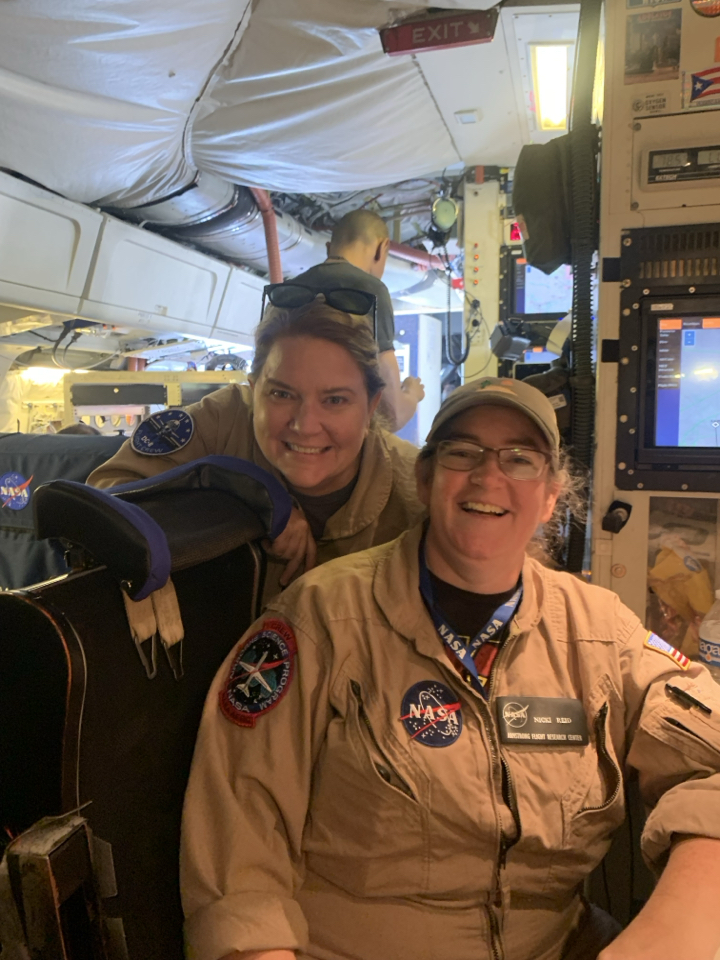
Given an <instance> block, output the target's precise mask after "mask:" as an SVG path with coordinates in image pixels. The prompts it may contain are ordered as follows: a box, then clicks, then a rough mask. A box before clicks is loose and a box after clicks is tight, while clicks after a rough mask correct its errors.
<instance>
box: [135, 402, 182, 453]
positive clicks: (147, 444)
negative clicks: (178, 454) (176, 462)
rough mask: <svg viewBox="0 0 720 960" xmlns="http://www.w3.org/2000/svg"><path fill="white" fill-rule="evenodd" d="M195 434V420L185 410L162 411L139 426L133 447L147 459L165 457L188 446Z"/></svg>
mask: <svg viewBox="0 0 720 960" xmlns="http://www.w3.org/2000/svg"><path fill="white" fill-rule="evenodd" d="M194 432H195V424H194V422H193V418H192V417H191V416H190V414H189V413H185V411H184V410H161V411H160V413H154V414H153V415H152V416H151V417H148V418H147V420H143V422H142V423H141V424H140V425H139V426H138V428H137V430H136V431H135V433H134V434H133V438H132V441H131V446H132V448H133V450H134V451H135V452H136V453H142V454H144V455H145V456H146V457H163V456H165V455H166V454H168V453H175V451H176V450H182V448H183V447H185V446H187V444H188V443H190V440H191V439H192V435H193V433H194Z"/></svg>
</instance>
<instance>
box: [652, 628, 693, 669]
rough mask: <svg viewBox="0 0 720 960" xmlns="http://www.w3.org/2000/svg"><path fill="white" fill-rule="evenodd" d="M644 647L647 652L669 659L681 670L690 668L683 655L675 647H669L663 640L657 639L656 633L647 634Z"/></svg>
mask: <svg viewBox="0 0 720 960" xmlns="http://www.w3.org/2000/svg"><path fill="white" fill-rule="evenodd" d="M645 646H646V647H647V648H648V650H655V651H656V652H657V653H662V654H664V655H665V656H666V657H670V659H671V660H672V661H673V662H674V663H675V664H676V666H678V667H680V669H681V670H687V668H688V667H689V666H690V661H689V660H688V658H687V657H686V656H685V654H684V653H680V651H679V650H676V649H675V647H671V646H670V644H669V643H667V641H665V640H663V638H662V637H659V636H658V635H657V634H656V633H648V635H647V637H645Z"/></svg>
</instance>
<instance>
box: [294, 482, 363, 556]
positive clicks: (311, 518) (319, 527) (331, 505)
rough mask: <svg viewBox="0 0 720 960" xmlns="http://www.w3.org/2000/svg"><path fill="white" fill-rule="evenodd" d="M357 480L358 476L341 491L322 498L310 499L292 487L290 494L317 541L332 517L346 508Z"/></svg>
mask: <svg viewBox="0 0 720 960" xmlns="http://www.w3.org/2000/svg"><path fill="white" fill-rule="evenodd" d="M357 478H358V475H357V474H355V476H354V477H353V478H352V480H351V481H350V483H348V484H347V486H344V487H343V488H342V489H341V490H334V491H333V492H332V493H325V494H323V495H322V496H320V497H309V496H308V495H307V494H306V493H299V492H298V491H297V490H294V489H293V488H292V487H290V493H291V494H292V495H293V497H295V499H296V500H297V502H298V503H299V504H300V506H301V507H302V511H303V513H304V514H305V519H306V520H307V522H308V523H309V524H310V531H311V533H312V535H313V537H314V538H315V539H316V540H319V539H320V538H321V537H322V535H323V532H324V531H325V524H326V523H327V522H328V520H329V519H330V517H331V516H332V515H333V514H334V513H337V511H338V510H339V509H340V507H342V506H344V505H345V504H346V503H347V502H348V500H349V499H350V495H351V494H352V492H353V490H354V489H355V484H356V483H357Z"/></svg>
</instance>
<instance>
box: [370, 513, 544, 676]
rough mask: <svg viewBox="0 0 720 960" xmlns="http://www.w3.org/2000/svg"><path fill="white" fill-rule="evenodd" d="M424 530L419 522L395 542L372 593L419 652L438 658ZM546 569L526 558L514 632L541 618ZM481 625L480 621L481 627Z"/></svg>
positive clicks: (376, 579)
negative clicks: (425, 592) (423, 589)
mask: <svg viewBox="0 0 720 960" xmlns="http://www.w3.org/2000/svg"><path fill="white" fill-rule="evenodd" d="M423 530H424V524H423V523H420V524H417V526H415V527H413V528H412V529H411V530H408V531H407V533H404V534H402V536H400V537H398V539H397V540H395V541H394V543H393V544H392V547H391V549H390V551H389V553H388V554H387V555H386V556H385V557H384V558H383V560H382V561H381V562H380V563H379V564H378V566H377V569H376V571H375V576H374V578H373V595H374V597H375V602H376V603H377V604H378V606H379V607H380V609H381V610H382V611H383V613H384V615H385V617H386V618H387V620H388V621H389V623H390V625H391V626H392V628H393V629H394V630H395V631H396V632H397V633H399V634H400V635H401V636H403V637H405V638H406V639H407V640H409V641H410V642H411V643H413V644H414V645H415V648H416V649H417V651H418V653H421V654H422V655H423V656H426V657H433V658H437V657H438V655H439V654H440V653H441V652H442V647H441V644H440V642H439V640H438V635H437V631H436V629H435V625H434V624H433V622H432V619H431V617H430V614H429V613H428V611H427V609H426V607H425V603H424V602H423V599H422V596H421V594H420V570H419V566H418V549H419V547H420V540H421V538H422V535H423ZM543 571H544V568H543V567H542V565H541V564H539V563H538V562H537V561H536V560H533V559H532V558H531V557H528V556H526V557H525V563H524V565H523V597H522V601H521V603H520V608H519V610H518V611H517V613H516V614H515V616H514V617H513V620H512V627H513V628H514V632H519V633H525V632H527V631H528V630H531V629H532V628H533V627H534V626H535V625H536V624H537V623H538V621H539V620H540V618H541V615H542V603H543V598H544V596H545V593H546V591H545V586H546V584H545V578H544V576H543ZM481 626H482V624H479V625H478V629H479V628H480V627H481ZM443 657H444V654H443Z"/></svg>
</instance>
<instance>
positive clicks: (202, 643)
mask: <svg viewBox="0 0 720 960" xmlns="http://www.w3.org/2000/svg"><path fill="white" fill-rule="evenodd" d="M290 508H291V505H290V499H289V497H288V495H287V493H286V491H285V490H284V488H283V487H282V486H281V485H280V484H279V483H278V482H277V481H276V480H275V479H274V478H273V477H272V476H270V475H269V474H266V473H265V472H264V471H262V470H259V468H257V467H255V466H254V465H252V464H245V463H244V462H243V461H238V460H236V459H234V458H229V457H209V458H205V459H204V460H201V461H196V462H195V463H193V464H189V465H186V466H184V467H180V468H177V469H175V470H172V471H169V472H168V473H167V474H163V475H161V476H160V477H156V478H154V479H153V480H152V481H142V482H139V483H137V484H125V485H123V486H122V487H117V488H113V489H112V490H110V491H98V490H94V489H92V488H88V487H85V486H84V485H82V484H73V483H71V482H67V481H58V482H56V483H53V484H49V485H48V486H47V487H45V488H41V489H40V490H38V491H37V493H36V495H35V510H36V523H37V529H38V534H39V535H40V536H48V535H52V536H57V537H62V538H64V539H65V540H67V541H69V542H71V543H73V544H75V545H76V546H78V545H79V547H81V548H82V551H83V552H84V553H85V554H87V555H90V556H92V557H94V558H95V561H96V562H97V561H100V565H97V566H94V567H91V568H90V569H87V570H83V571H81V572H76V573H72V574H70V575H68V576H64V577H60V578H58V579H56V580H53V581H50V582H49V583H46V584H41V585H40V586H38V587H30V588H28V589H25V590H19V591H9V592H5V593H0V817H1V824H2V826H3V827H4V828H5V831H6V833H7V834H8V835H9V836H17V835H18V834H20V833H22V832H23V831H26V830H28V828H30V827H31V826H32V825H33V824H34V823H36V821H38V820H39V819H40V818H42V817H48V816H57V815H60V814H65V813H68V812H70V811H75V810H79V811H80V813H81V815H82V817H84V818H85V819H86V820H87V823H88V825H89V827H90V829H91V831H92V834H93V836H94V838H95V841H96V850H104V851H105V853H104V854H103V857H102V859H103V862H104V863H105V865H106V866H105V869H106V872H107V869H108V868H107V864H108V863H109V862H110V859H109V857H108V855H107V854H108V847H107V846H106V845H107V844H109V845H110V846H111V848H112V849H111V852H112V861H113V862H114V874H115V887H116V889H117V893H116V894H115V895H113V896H110V897H109V898H107V899H104V900H103V901H102V910H103V913H104V914H105V915H106V916H107V917H108V918H110V923H109V924H108V929H111V930H112V931H113V936H112V937H111V938H110V939H111V940H113V941H114V942H115V943H116V947H117V943H118V942H119V940H122V937H121V936H120V934H119V933H118V931H119V929H120V928H121V927H122V928H123V929H124V939H125V942H126V945H127V955H128V957H129V958H130V960H161V958H162V960H181V958H182V956H183V948H182V914H181V909H180V900H179V888H178V863H177V861H178V849H179V830H180V816H181V809H182V801H183V794H184V790H185V784H186V781H187V776H188V772H189V766H190V761H191V758H192V752H193V747H194V742H195V736H196V731H197V727H198V724H199V720H200V715H201V712H202V707H203V702H204V699H205V695H206V693H207V689H208V687H209V685H210V682H211V680H212V678H213V676H214V674H215V673H216V671H217V670H218V668H219V667H220V665H221V663H222V661H223V659H224V658H225V657H226V655H227V654H228V653H229V651H230V650H231V648H232V647H233V646H234V644H235V643H236V642H237V640H238V639H239V637H240V636H241V635H242V633H243V632H244V631H245V630H246V628H247V627H248V626H249V624H250V623H251V622H252V620H253V619H254V618H255V617H256V616H257V615H258V613H259V610H258V603H259V597H260V596H261V586H262V577H263V556H262V552H261V551H260V550H259V549H258V547H257V546H256V543H255V541H257V540H258V538H260V537H264V536H275V535H277V533H278V532H279V531H280V530H281V529H282V528H283V526H284V524H285V523H286V522H287V517H288V516H289V512H290ZM170 573H172V580H173V584H174V586H175V590H176V593H177V598H178V605H179V609H180V613H181V617H182V623H183V627H184V639H183V641H182V647H183V650H182V662H183V671H182V676H181V677H180V679H176V677H175V675H174V673H173V670H172V669H171V664H170V662H169V661H168V660H167V659H166V658H165V657H163V656H162V654H160V655H159V656H158V669H157V674H156V675H155V676H154V678H153V679H149V678H148V675H147V673H146V671H145V669H144V667H143V664H142V663H141V661H140V658H139V657H138V652H137V649H136V647H135V644H134V642H133V639H132V637H131V634H130V630H129V626H128V622H127V618H126V613H125V606H124V602H123V597H122V594H121V588H120V586H119V583H120V582H122V583H123V584H124V585H125V590H126V592H127V593H128V594H129V595H130V596H132V597H133V598H135V599H139V598H142V597H145V596H147V595H148V594H149V593H150V591H151V590H152V589H155V588H156V587H158V586H162V584H163V583H164V582H165V580H166V579H167V576H168V575H169V574H170ZM101 886H103V887H104V889H105V890H107V889H108V888H110V889H112V888H113V882H112V878H110V879H109V880H108V878H107V877H106V878H105V879H104V881H103V883H102V885H101ZM113 921H114V922H113ZM120 921H121V923H120ZM1 938H2V932H1V931H0V941H1ZM0 945H1V942H0ZM118 950H119V952H118ZM121 954H122V950H121V949H119V948H117V949H116V955H117V956H120V955H121ZM89 956H90V955H89ZM92 956H93V957H94V956H95V955H94V954H92Z"/></svg>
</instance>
